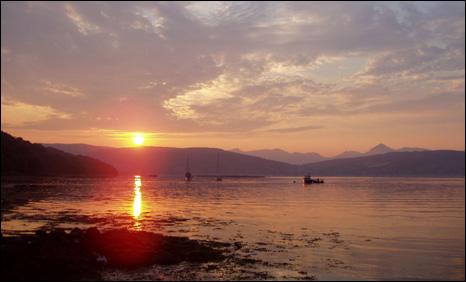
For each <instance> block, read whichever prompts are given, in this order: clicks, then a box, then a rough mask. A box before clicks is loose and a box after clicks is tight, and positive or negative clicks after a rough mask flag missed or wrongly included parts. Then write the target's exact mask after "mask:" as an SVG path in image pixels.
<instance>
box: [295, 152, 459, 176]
mask: <svg viewBox="0 0 466 282" xmlns="http://www.w3.org/2000/svg"><path fill="white" fill-rule="evenodd" d="M464 161H465V153H464V151H446V150H440V151H418V152H390V153H385V154H378V155H372V156H365V157H358V158H347V159H336V160H329V161H323V162H319V163H311V164H306V165H303V166H301V167H300V172H301V174H305V173H308V172H311V173H312V174H313V175H319V176H326V175H328V176H330V175H331V176H431V177H464V174H465V172H464Z"/></svg>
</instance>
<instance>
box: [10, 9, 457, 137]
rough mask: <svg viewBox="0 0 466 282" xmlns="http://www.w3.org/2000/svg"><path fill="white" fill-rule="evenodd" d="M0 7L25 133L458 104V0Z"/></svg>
mask: <svg viewBox="0 0 466 282" xmlns="http://www.w3.org/2000/svg"><path fill="white" fill-rule="evenodd" d="M1 13H2V17H1V18H2V33H1V34H2V35H1V36H2V46H1V48H2V68H1V72H2V98H3V97H5V98H9V99H12V100H14V101H16V102H17V103H22V104H20V105H30V107H35V106H37V107H39V108H37V109H40V112H42V113H44V114H43V115H42V117H43V118H40V119H39V120H37V122H36V123H33V124H29V126H30V127H31V128H33V127H35V128H37V129H43V130H45V129H50V128H53V129H56V130H58V129H60V130H64V129H69V128H81V129H86V128H87V129H89V128H103V129H105V130H133V129H134V128H135V127H137V128H139V129H140V130H144V131H163V132H166V133H170V132H171V133H176V132H198V133H202V132H219V133H220V132H227V131H229V132H253V131H257V132H263V131H264V130H269V131H267V132H287V131H286V130H292V131H293V128H300V127H297V126H296V125H298V124H319V125H322V127H324V128H325V129H326V130H338V126H336V125H335V124H337V123H338V124H345V126H346V127H345V129H346V128H353V127H354V128H355V129H357V128H360V123H357V122H354V123H351V122H352V119H351V118H348V116H352V115H371V116H376V115H378V114H379V115H390V114H392V115H400V113H405V114H408V113H413V112H415V113H421V112H422V113H423V114H426V111H425V108H422V109H421V108H418V107H405V106H403V103H404V102H405V101H407V100H414V101H422V100H423V99H428V97H432V96H435V95H440V94H441V93H453V94H455V95H456V96H450V95H446V96H441V97H442V99H445V101H446V102H445V104H444V107H445V109H446V110H445V113H443V114H444V115H448V109H450V110H451V111H455V110H457V108H456V107H455V103H457V102H458V100H460V101H461V99H463V100H464V90H463V88H464V46H465V43H464V42H465V39H464V22H465V19H464V3H450V2H448V3H444V2H438V3H410V2H409V3H404V2H403V3H380V2H359V3H314V2H286V3H280V4H277V3H268V2H265V3H264V2H246V3H245V2H218V3H196V2H186V3H185V2H176V3H168V2H91V3H87V2H73V3H48V2H41V3H35V2H34V3H27V2H5V3H2V12H1ZM335 15H338V17H336V16H335ZM5 58H7V59H5ZM407 95H408V96H409V97H407ZM461 95H463V96H461ZM408 98H409V99H408ZM453 102H455V103H453ZM389 105H391V106H389ZM21 107H23V108H24V107H27V106H20V107H19V108H21ZM40 107H45V108H40ZM47 107H48V108H47ZM390 107H392V108H393V110H390ZM431 108H433V107H431ZM30 109H32V108H30ZM396 109H398V110H396ZM83 111H85V112H86V113H85V114H83ZM63 113H67V114H68V115H69V118H67V119H64V118H61V117H60V116H61V115H62V114H63ZM9 115H11V118H10V117H8V118H9V121H10V122H12V124H22V123H23V122H24V121H23V120H21V119H20V117H19V116H20V115H14V114H12V112H11V111H10V113H9ZM45 117H47V118H45ZM99 117H100V120H99V119H98V118H99ZM13 118H18V119H19V121H18V122H16V123H15V122H13V120H12V119H13ZM2 121H3V116H2ZM270 130H272V131H270ZM273 130H278V131H273ZM280 130H282V131H280ZM283 130H285V131H283ZM309 130H310V129H309ZM289 132H291V131H289Z"/></svg>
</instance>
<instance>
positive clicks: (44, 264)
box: [1, 175, 465, 280]
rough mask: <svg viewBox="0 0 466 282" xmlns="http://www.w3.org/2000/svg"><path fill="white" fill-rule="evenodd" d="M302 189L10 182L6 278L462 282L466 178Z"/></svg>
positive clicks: (257, 183)
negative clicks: (452, 281) (409, 281)
mask: <svg viewBox="0 0 466 282" xmlns="http://www.w3.org/2000/svg"><path fill="white" fill-rule="evenodd" d="M293 180H297V181H298V183H293ZM299 180H300V179H298V178H291V177H285V178H280V177H276V178H232V179H224V181H222V182H215V181H214V179H211V178H195V179H194V181H193V182H190V183H186V182H184V181H181V180H180V179H175V178H163V177H161V178H153V177H145V176H143V175H142V176H140V177H118V178H112V179H88V178H31V179H25V178H17V179H9V180H8V181H3V182H2V190H1V193H2V277H8V278H21V277H23V278H24V275H33V274H36V276H34V277H36V278H41V277H42V278H44V279H45V278H47V277H48V278H65V279H103V280H115V279H117V280H215V279H220V280H226V279H232V280H246V279H253V280H278V279H284V280H328V279H335V280H343V279H351V280H403V279H409V280H436V279H440V280H464V257H465V251H464V250H465V248H464V239H465V233H464V232H465V231H464V227H465V221H464V219H465V218H464V215H465V213H464V200H465V198H464V189H465V182H464V178H361V177H354V178H351V177H346V178H342V177H338V178H326V179H325V180H326V183H325V184H323V185H310V186H304V185H302V184H301V183H300V182H299ZM39 261H40V262H39ZM12 262H22V263H20V264H18V263H12ZM37 264H40V267H39V266H37ZM64 270H68V271H64ZM34 272H36V273H34ZM37 274H40V275H45V276H47V277H45V276H40V275H39V276H37ZM21 275H23V276H21Z"/></svg>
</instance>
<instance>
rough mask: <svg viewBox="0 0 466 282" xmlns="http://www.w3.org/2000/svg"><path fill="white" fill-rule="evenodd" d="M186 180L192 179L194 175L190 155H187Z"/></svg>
mask: <svg viewBox="0 0 466 282" xmlns="http://www.w3.org/2000/svg"><path fill="white" fill-rule="evenodd" d="M184 177H185V180H186V181H191V180H192V179H193V175H192V174H191V172H190V171H189V155H188V156H187V157H186V173H185V174H184Z"/></svg>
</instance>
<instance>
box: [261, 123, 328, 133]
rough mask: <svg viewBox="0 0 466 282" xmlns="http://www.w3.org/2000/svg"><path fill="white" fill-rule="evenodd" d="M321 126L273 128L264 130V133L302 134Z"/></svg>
mask: <svg viewBox="0 0 466 282" xmlns="http://www.w3.org/2000/svg"><path fill="white" fill-rule="evenodd" d="M321 128H322V126H316V125H308V126H298V127H288V128H274V129H268V130H265V131H266V132H276V133H290V132H302V131H308V130H315V129H321Z"/></svg>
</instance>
